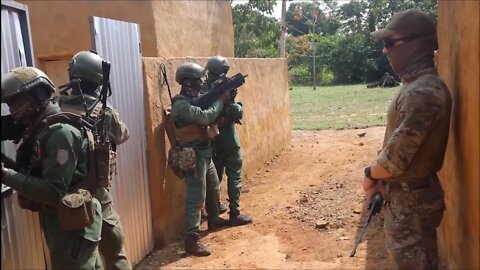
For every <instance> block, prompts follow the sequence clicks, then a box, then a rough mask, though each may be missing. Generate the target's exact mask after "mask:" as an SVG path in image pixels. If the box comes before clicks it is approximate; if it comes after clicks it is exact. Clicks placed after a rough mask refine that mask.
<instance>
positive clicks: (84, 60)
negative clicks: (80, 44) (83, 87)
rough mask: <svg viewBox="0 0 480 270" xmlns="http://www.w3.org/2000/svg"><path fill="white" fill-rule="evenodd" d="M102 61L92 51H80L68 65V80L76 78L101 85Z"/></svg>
mask: <svg viewBox="0 0 480 270" xmlns="http://www.w3.org/2000/svg"><path fill="white" fill-rule="evenodd" d="M102 62H103V59H102V57H100V55H98V54H96V53H95V52H92V51H81V52H79V53H77V54H75V56H73V58H72V60H70V62H69V63H68V76H69V77H70V79H74V78H78V79H82V80H86V81H89V82H91V83H94V84H97V85H101V84H103V70H102Z"/></svg>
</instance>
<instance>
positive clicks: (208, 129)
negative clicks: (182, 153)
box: [163, 95, 219, 146]
mask: <svg viewBox="0 0 480 270" xmlns="http://www.w3.org/2000/svg"><path fill="white" fill-rule="evenodd" d="M179 99H187V100H188V98H187V97H185V96H183V95H176V96H175V97H173V99H172V104H173V103H174V102H175V101H176V100H179ZM163 117H164V126H165V131H166V133H167V137H168V140H169V141H170V144H171V145H172V146H175V145H186V144H188V143H191V142H194V141H207V140H212V139H213V138H215V137H216V136H217V135H218V134H219V131H218V126H217V124H216V123H212V124H210V125H207V126H201V125H197V124H190V125H187V126H185V127H181V128H178V127H177V126H176V125H175V121H174V120H173V119H172V115H171V108H167V109H165V110H164V111H163Z"/></svg>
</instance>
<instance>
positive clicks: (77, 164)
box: [1, 67, 102, 269]
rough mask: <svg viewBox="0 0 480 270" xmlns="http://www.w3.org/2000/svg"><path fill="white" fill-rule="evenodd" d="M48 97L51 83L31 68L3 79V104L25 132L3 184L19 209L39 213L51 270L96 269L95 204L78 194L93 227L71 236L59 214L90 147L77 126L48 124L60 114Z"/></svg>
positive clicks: (79, 178)
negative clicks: (14, 194)
mask: <svg viewBox="0 0 480 270" xmlns="http://www.w3.org/2000/svg"><path fill="white" fill-rule="evenodd" d="M53 92H54V85H53V83H52V82H51V80H50V79H49V78H48V77H47V75H45V73H43V72H42V71H41V70H39V69H36V68H33V67H19V68H15V69H13V70H11V71H10V72H8V73H7V74H4V75H3V76H2V93H1V94H2V103H4V102H5V103H7V105H8V107H9V109H10V112H11V116H12V118H13V120H14V123H20V124H22V125H24V126H25V127H26V128H25V129H24V131H23V134H22V135H21V137H22V144H21V145H20V147H19V148H18V151H17V160H16V166H15V167H16V168H15V169H13V168H5V167H4V164H3V162H2V168H1V169H2V183H3V184H6V185H8V186H10V187H12V188H13V189H15V190H16V191H17V192H18V201H19V204H20V207H22V208H25V209H29V210H31V211H34V212H38V213H39V216H40V220H41V224H42V230H43V233H44V236H45V240H46V243H47V246H48V248H49V251H50V258H51V263H52V268H53V269H72V268H73V269H101V268H102V261H101V258H100V255H99V253H98V243H99V241H100V233H101V228H102V216H101V206H100V203H99V202H98V200H96V199H95V198H93V199H92V198H91V195H90V194H89V193H88V192H87V191H85V192H82V193H81V194H82V198H83V199H87V200H89V201H90V202H92V204H87V202H86V201H85V200H83V202H84V203H83V204H81V206H84V207H87V209H86V210H89V211H91V212H90V213H92V212H93V223H91V221H92V220H90V225H86V226H85V223H81V224H73V226H75V229H74V230H73V229H72V227H70V226H71V225H72V224H68V227H66V226H65V225H64V224H66V223H63V221H65V220H67V221H68V220H69V219H68V218H69V217H71V216H68V215H67V216H65V215H64V212H61V211H60V210H59V209H64V208H63V207H61V206H63V205H64V203H65V204H68V203H70V202H72V201H71V200H70V201H64V200H63V199H64V198H65V195H66V194H67V193H70V192H73V191H74V190H76V186H77V185H78V184H80V183H82V182H83V180H84V179H85V178H86V176H87V171H88V147H89V141H88V139H87V135H86V133H85V130H84V129H83V128H82V127H81V126H77V125H74V124H70V123H68V121H67V122H62V121H60V120H59V121H57V122H52V121H53V120H52V119H58V118H55V117H56V116H58V115H59V114H61V111H60V108H59V107H58V105H57V104H55V103H53V102H52V101H51V96H52V93H53ZM77 117H78V116H77ZM76 123H78V122H76ZM2 133H3V130H2ZM2 139H4V138H3V136H2ZM6 139H8V138H6ZM83 195H85V196H83ZM70 198H72V197H70ZM77 198H78V197H77ZM78 209H81V208H80V207H78ZM70 210H73V209H70ZM75 217H76V218H77V217H79V216H78V215H75ZM90 218H92V217H90Z"/></svg>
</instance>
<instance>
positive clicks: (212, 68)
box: [206, 55, 230, 75]
mask: <svg viewBox="0 0 480 270" xmlns="http://www.w3.org/2000/svg"><path fill="white" fill-rule="evenodd" d="M206 69H207V70H208V73H209V74H215V75H221V74H223V73H227V71H228V70H229V69H230V66H229V65H228V61H227V59H226V58H225V57H223V56H220V55H217V56H213V57H210V58H208V61H207V67H206Z"/></svg>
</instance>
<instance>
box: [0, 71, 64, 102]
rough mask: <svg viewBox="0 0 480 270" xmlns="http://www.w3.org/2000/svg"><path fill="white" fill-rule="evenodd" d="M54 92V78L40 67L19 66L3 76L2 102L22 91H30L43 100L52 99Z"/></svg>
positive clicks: (37, 98) (36, 97)
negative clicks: (51, 78) (49, 76)
mask: <svg viewBox="0 0 480 270" xmlns="http://www.w3.org/2000/svg"><path fill="white" fill-rule="evenodd" d="M53 92H55V86H54V85H53V82H52V80H50V78H48V76H47V75H46V74H45V73H44V72H43V71H41V70H40V69H38V68H34V67H17V68H14V69H12V70H10V71H9V72H8V73H7V74H4V75H3V76H2V103H3V102H7V101H8V99H10V98H12V97H14V96H16V95H18V94H21V93H30V94H31V95H32V96H33V97H34V98H35V99H36V100H37V101H40V102H43V101H45V100H47V99H50V97H51V96H52V93H53Z"/></svg>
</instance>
